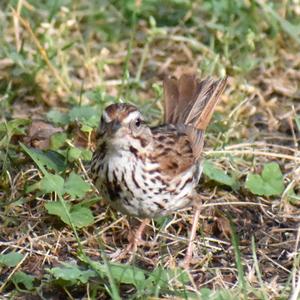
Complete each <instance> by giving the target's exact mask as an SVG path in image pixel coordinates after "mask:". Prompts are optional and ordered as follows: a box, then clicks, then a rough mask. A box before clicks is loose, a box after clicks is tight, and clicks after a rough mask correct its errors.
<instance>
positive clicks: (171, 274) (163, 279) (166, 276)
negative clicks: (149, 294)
mask: <svg viewBox="0 0 300 300" xmlns="http://www.w3.org/2000/svg"><path fill="white" fill-rule="evenodd" d="M174 278H176V280H177V281H179V282H180V283H182V285H183V286H185V285H186V284H187V283H189V282H190V278H189V276H188V274H187V272H186V271H185V270H181V269H179V268H177V269H164V268H161V267H157V268H156V269H155V270H154V271H152V272H151V273H150V275H149V278H148V279H147V281H148V282H149V281H150V282H151V283H153V284H154V285H155V286H159V287H160V288H168V286H169V282H170V280H172V279H174Z"/></svg>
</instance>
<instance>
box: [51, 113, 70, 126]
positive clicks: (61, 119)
mask: <svg viewBox="0 0 300 300" xmlns="http://www.w3.org/2000/svg"><path fill="white" fill-rule="evenodd" d="M47 118H48V120H49V121H51V122H52V123H54V124H57V125H66V124H68V123H69V122H70V119H69V116H68V114H65V113H62V112H60V111H58V110H51V111H49V112H48V113H47Z"/></svg>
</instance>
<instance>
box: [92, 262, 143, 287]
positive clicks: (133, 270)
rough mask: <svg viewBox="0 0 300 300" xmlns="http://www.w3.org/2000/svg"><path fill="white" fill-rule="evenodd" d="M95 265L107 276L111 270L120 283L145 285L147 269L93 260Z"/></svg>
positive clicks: (136, 285)
mask: <svg viewBox="0 0 300 300" xmlns="http://www.w3.org/2000/svg"><path fill="white" fill-rule="evenodd" d="M93 267H94V268H95V269H97V270H98V272H99V273H102V274H103V275H104V276H106V277H108V274H109V272H110V273H111V275H112V277H113V279H114V280H116V281H117V282H118V283H125V284H132V285H134V286H135V287H140V286H143V285H144V283H145V271H144V270H142V269H140V268H138V267H135V266H130V265H124V264H118V263H110V264H108V265H104V264H100V263H98V262H93Z"/></svg>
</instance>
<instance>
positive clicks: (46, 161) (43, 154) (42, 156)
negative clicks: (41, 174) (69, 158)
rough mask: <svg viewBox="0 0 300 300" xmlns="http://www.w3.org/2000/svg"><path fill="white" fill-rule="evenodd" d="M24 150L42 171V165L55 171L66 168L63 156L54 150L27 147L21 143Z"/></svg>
mask: <svg viewBox="0 0 300 300" xmlns="http://www.w3.org/2000/svg"><path fill="white" fill-rule="evenodd" d="M21 146H22V148H23V149H24V151H25V152H26V153H27V154H28V155H29V156H30V157H31V158H32V160H33V161H34V162H35V163H36V164H37V165H38V167H39V169H40V170H41V171H42V170H43V168H44V167H47V169H52V170H54V171H55V172H62V171H64V170H65V169H66V166H67V165H66V162H65V160H64V157H63V156H62V155H60V154H58V153H57V152H54V151H41V150H38V149H33V148H27V147H26V146H25V145H24V144H21Z"/></svg>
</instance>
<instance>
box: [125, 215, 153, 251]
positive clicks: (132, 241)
mask: <svg viewBox="0 0 300 300" xmlns="http://www.w3.org/2000/svg"><path fill="white" fill-rule="evenodd" d="M149 223H150V219H143V221H142V223H141V224H140V226H139V227H138V229H137V230H131V232H130V233H129V234H128V241H129V244H128V246H127V248H126V249H128V252H133V253H135V252H136V251H137V248H138V246H139V245H143V244H144V241H143V239H142V236H143V232H144V230H145V227H146V226H147V225H148V224H149Z"/></svg>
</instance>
